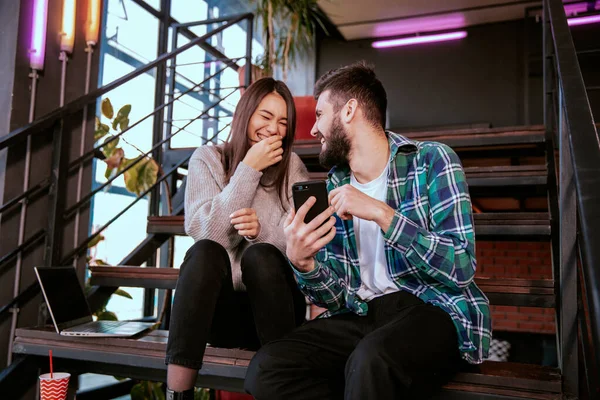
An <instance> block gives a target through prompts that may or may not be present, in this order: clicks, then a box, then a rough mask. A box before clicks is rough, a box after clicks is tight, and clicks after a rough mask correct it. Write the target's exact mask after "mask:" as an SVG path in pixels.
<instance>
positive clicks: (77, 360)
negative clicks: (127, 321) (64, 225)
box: [13, 328, 561, 400]
mask: <svg viewBox="0 0 600 400" xmlns="http://www.w3.org/2000/svg"><path fill="white" fill-rule="evenodd" d="M167 338H168V332H167V331H161V330H155V331H151V332H149V333H147V334H142V335H141V336H139V337H134V338H91V337H90V338H83V337H69V336H60V335H59V334H57V333H56V332H55V331H54V329H52V328H20V329H17V332H16V337H15V341H14V345H13V352H14V353H16V354H23V355H32V356H42V357H45V356H47V355H48V350H49V349H52V351H53V355H54V357H55V358H56V359H57V360H59V361H60V363H61V367H62V368H66V369H67V370H68V366H69V362H72V363H73V365H74V366H78V367H79V368H81V366H82V365H85V367H86V370H85V372H99V371H102V373H105V374H113V373H115V372H116V371H118V372H120V373H121V374H122V373H123V371H127V375H126V376H128V377H135V378H137V379H149V378H150V377H156V376H163V379H164V373H165V370H166V365H165V364H164V357H165V352H166V344H167ZM253 355H254V353H253V352H250V351H245V350H240V349H219V348H212V347H210V346H209V347H207V350H206V355H205V357H204V365H203V367H202V369H201V370H200V372H199V377H198V381H197V384H198V385H203V384H204V385H206V384H207V383H208V384H209V385H210V384H214V383H215V382H216V381H217V380H218V379H217V378H220V379H221V380H219V382H220V383H221V384H222V385H223V381H222V380H223V379H225V380H227V382H226V383H228V384H229V387H233V388H239V389H240V390H241V389H242V384H243V379H244V377H245V375H246V368H247V366H248V364H249V363H250V360H251V358H252V356H253ZM82 362H85V363H84V364H82ZM444 388H445V391H447V392H456V391H464V392H472V393H490V394H499V395H503V394H504V395H510V396H514V397H520V398H528V399H540V400H542V399H559V398H560V392H561V376H560V373H559V371H558V370H557V369H555V368H550V367H543V366H539V365H530V364H517V363H500V362H489V361H487V362H484V363H483V364H481V365H479V366H471V368H469V370H468V371H465V372H460V373H458V374H456V376H455V377H454V378H453V379H452V380H451V381H450V382H449V383H448V384H447V385H446V386H445V387H444Z"/></svg>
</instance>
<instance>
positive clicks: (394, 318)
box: [245, 292, 462, 400]
mask: <svg viewBox="0 0 600 400" xmlns="http://www.w3.org/2000/svg"><path fill="white" fill-rule="evenodd" d="M461 364H462V362H461V360H460V354H459V351H458V341H457V334H456V330H455V328H454V324H453V323H452V320H451V318H450V316H449V315H448V314H446V312H445V311H443V310H442V309H441V308H438V307H435V306H432V305H430V304H425V303H423V302H422V301H421V300H420V299H418V298H417V297H415V296H413V295H411V294H409V293H407V292H396V293H392V294H388V295H385V296H382V297H378V298H375V299H373V300H372V301H370V302H369V313H368V315H367V316H365V317H360V316H358V315H356V314H350V313H348V314H344V315H337V316H333V317H331V318H325V319H317V320H313V321H310V322H308V323H306V324H305V325H303V326H301V327H300V328H298V329H297V330H296V331H294V332H293V333H291V334H289V335H287V336H286V337H285V338H283V339H281V340H277V341H274V342H271V343H269V344H268V345H266V346H264V347H262V348H261V349H260V350H259V351H258V353H257V354H256V356H255V357H254V358H253V359H252V361H251V363H250V366H249V367H248V373H247V375H246V382H245V389H246V391H248V392H249V393H250V394H252V395H253V396H254V397H255V398H256V399H257V400H275V399H286V400H294V399H302V400H308V399H319V400H325V399H347V400H350V399H352V400H358V399H360V400H371V399H373V400H375V399H394V400H400V399H402V400H403V399H421V398H427V397H428V396H429V395H430V394H432V393H433V392H434V391H435V390H436V389H438V388H439V387H440V386H441V385H442V384H443V383H444V382H445V381H446V380H447V378H448V377H449V376H450V375H451V373H452V372H454V371H456V370H457V369H459V367H460V366H461Z"/></svg>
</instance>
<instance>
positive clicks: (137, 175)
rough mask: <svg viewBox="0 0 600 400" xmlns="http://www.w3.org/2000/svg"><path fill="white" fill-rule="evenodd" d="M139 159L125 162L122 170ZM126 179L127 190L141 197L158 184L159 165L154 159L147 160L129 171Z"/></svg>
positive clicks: (125, 176) (125, 175)
mask: <svg viewBox="0 0 600 400" xmlns="http://www.w3.org/2000/svg"><path fill="white" fill-rule="evenodd" d="M137 159H139V157H138V158H136V159H132V160H126V161H124V162H123V164H122V168H126V167H127V166H128V165H129V163H132V162H134V161H136V160H137ZM124 178H125V187H126V188H127V190H129V191H130V192H132V193H135V194H137V195H138V196H139V195H140V194H141V193H143V192H145V191H146V190H148V189H149V188H150V187H151V186H152V185H154V184H155V183H156V180H157V178H158V164H156V161H154V160H153V159H152V158H145V159H143V160H142V161H140V162H138V163H137V164H136V165H134V166H133V167H132V168H131V169H129V170H127V171H126V172H125V174H124Z"/></svg>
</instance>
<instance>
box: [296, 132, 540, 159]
mask: <svg viewBox="0 0 600 400" xmlns="http://www.w3.org/2000/svg"><path fill="white" fill-rule="evenodd" d="M401 134H402V135H403V136H406V137H408V138H410V139H414V140H417V141H435V142H440V143H444V144H446V145H448V146H450V147H452V148H453V149H454V150H456V151H460V150H463V149H469V148H476V149H481V150H485V149H498V148H512V147H515V146H516V147H523V146H539V145H540V144H541V143H543V142H544V141H545V132H544V128H543V127H542V126H541V125H535V126H521V127H510V128H475V129H459V130H448V131H429V132H404V133H401ZM320 151H321V143H320V141H319V140H317V139H309V140H301V141H300V140H299V141H296V142H295V143H294V152H296V154H298V155H299V156H300V157H305V156H308V157H315V156H318V154H319V152H320Z"/></svg>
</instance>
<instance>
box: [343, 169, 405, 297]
mask: <svg viewBox="0 0 600 400" xmlns="http://www.w3.org/2000/svg"><path fill="white" fill-rule="evenodd" d="M388 172H389V164H388V165H387V166H386V167H385V169H384V170H383V172H382V173H381V175H379V177H378V178H376V179H374V180H372V181H371V182H368V183H365V184H361V183H359V182H358V181H357V180H356V178H355V177H354V174H351V175H350V184H351V185H352V186H354V187H355V188H357V189H358V190H360V191H361V192H363V193H364V194H366V195H368V196H370V197H373V198H374V199H377V200H380V201H385V198H386V196H387V178H388ZM352 222H353V223H354V235H355V236H356V245H357V246H358V259H359V264H360V279H361V281H362V284H361V286H360V289H359V290H358V292H357V295H358V296H359V297H360V298H361V299H363V300H364V301H369V300H371V299H374V298H375V297H379V296H383V295H384V294H388V293H393V292H397V291H398V286H396V284H395V283H394V282H393V281H392V280H391V279H390V278H389V276H388V273H387V260H386V257H385V247H384V240H383V233H382V231H381V228H380V227H379V225H377V223H375V222H373V221H365V220H364V219H359V218H356V217H353V218H352Z"/></svg>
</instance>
